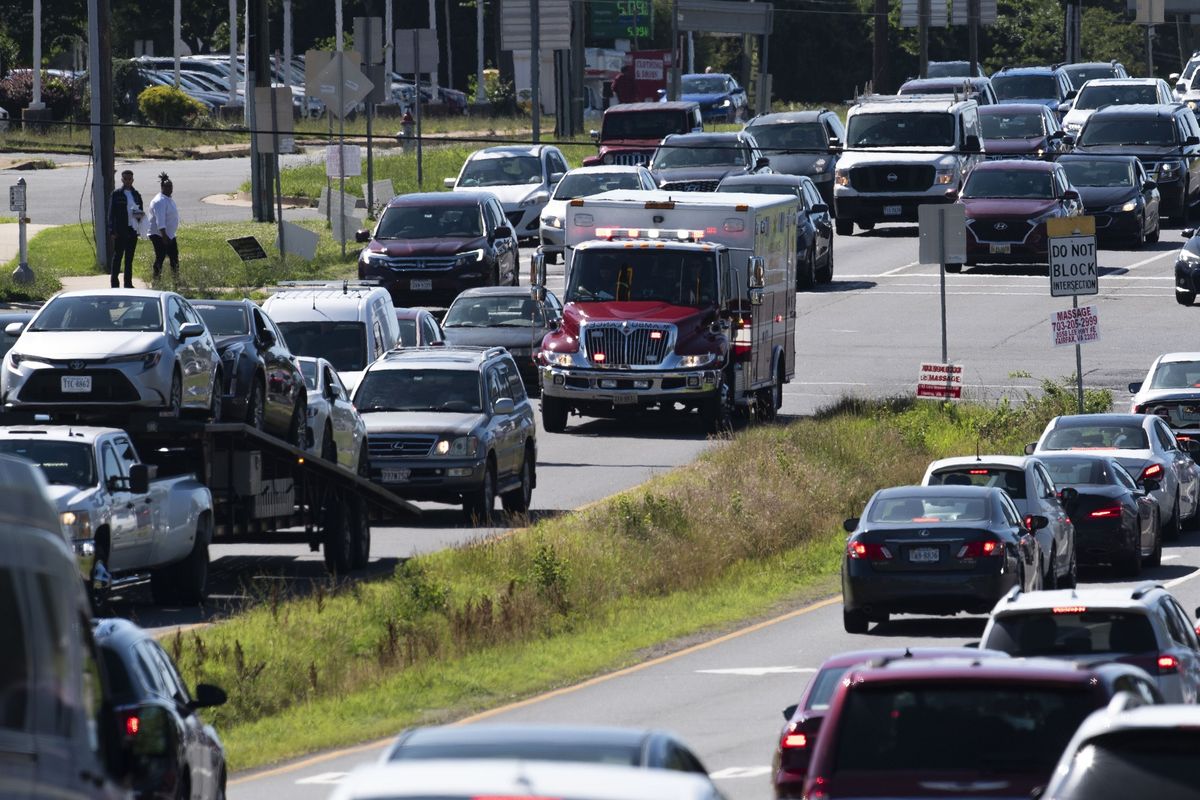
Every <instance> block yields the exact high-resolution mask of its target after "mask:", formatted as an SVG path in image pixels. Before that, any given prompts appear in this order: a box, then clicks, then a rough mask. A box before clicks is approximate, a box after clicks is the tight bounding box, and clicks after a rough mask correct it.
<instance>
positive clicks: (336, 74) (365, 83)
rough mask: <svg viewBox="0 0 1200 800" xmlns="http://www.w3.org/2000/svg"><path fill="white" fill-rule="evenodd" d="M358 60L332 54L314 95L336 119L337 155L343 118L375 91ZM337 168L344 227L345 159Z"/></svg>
mask: <svg viewBox="0 0 1200 800" xmlns="http://www.w3.org/2000/svg"><path fill="white" fill-rule="evenodd" d="M359 62H360V58H359V55H358V53H356V52H347V51H344V50H343V51H338V52H335V53H333V55H332V56H331V57H330V59H329V63H328V64H326V65H325V68H324V69H322V70H321V72H320V73H319V74H318V75H317V91H316V97H318V98H319V99H320V100H321V102H323V103H324V104H325V107H326V108H327V109H328V110H329V113H330V114H336V115H337V118H338V147H339V151H338V152H339V155H341V154H344V153H345V146H346V115H347V114H349V113H350V112H351V111H353V110H354V107H355V106H357V105H358V104H359V103H360V102H362V100H363V98H365V97H366V96H367V95H368V94H369V93H370V92H371V89H372V88H374V84H372V83H371V81H370V80H368V79H367V76H366V75H363V74H362V71H361V70H360V69H359V68H358V64H359ZM338 163H339V166H340V167H341V168H340V169H339V171H338V177H339V182H340V185H339V187H338V190H339V191H340V192H341V193H342V195H343V200H342V208H341V209H340V211H341V215H340V216H341V218H342V221H343V223H344V221H345V217H346V207H345V194H346V174H345V159H343V158H339V159H338ZM345 257H346V241H345V239H343V240H342V258H345Z"/></svg>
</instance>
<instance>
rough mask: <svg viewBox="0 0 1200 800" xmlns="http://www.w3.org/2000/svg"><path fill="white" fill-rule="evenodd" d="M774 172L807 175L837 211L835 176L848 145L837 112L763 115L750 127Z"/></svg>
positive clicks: (756, 118)
mask: <svg viewBox="0 0 1200 800" xmlns="http://www.w3.org/2000/svg"><path fill="white" fill-rule="evenodd" d="M745 129H746V130H747V131H749V132H750V133H751V134H752V135H753V136H754V140H755V141H756V142H758V146H759V149H760V150H762V154H763V155H764V156H766V157H767V158H768V159H770V161H771V170H772V171H774V172H782V173H784V174H787V175H807V176H808V177H809V178H810V179H811V180H812V182H813V183H814V184H816V187H817V190H818V191H820V193H821V197H822V198H823V200H824V202H825V205H827V206H829V208H830V210H831V212H832V209H833V175H834V172H835V171H836V170H837V160H838V148H840V147H841V146H842V144H843V143H844V142H845V141H846V126H845V125H843V124H842V118H841V117H839V116H838V115H837V114H836V113H834V112H833V111H830V110H829V109H826V108H822V109H818V110H815V111H780V112H778V113H774V114H759V115H758V116H757V117H755V118H754V119H752V120H750V121H749V122H747V123H746V128H745Z"/></svg>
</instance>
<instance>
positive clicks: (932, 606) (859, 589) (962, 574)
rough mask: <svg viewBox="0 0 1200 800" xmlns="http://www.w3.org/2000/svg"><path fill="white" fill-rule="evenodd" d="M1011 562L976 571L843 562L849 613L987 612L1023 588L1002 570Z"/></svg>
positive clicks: (982, 567) (846, 601)
mask: <svg viewBox="0 0 1200 800" xmlns="http://www.w3.org/2000/svg"><path fill="white" fill-rule="evenodd" d="M1006 561H1007V559H1000V558H997V559H995V562H996V563H995V564H994V565H991V564H988V565H984V566H979V567H976V568H975V569H973V570H954V571H946V572H888V573H886V574H885V573H882V572H875V571H873V569H872V567H871V565H870V563H869V562H865V561H860V560H854V559H848V558H844V559H843V560H842V602H843V604H844V605H845V607H846V609H847V610H853V611H866V612H867V613H868V614H869V613H872V612H874V613H890V614H957V613H959V612H961V611H968V612H971V613H975V614H983V613H987V612H988V611H990V610H991V608H992V606H994V605H995V604H996V601H997V600H999V599H1000V598H1001V597H1003V596H1004V593H1005V592H1007V591H1008V590H1009V589H1011V588H1012V587H1013V586H1015V585H1017V575H1016V573H1014V572H1011V571H1001V568H1002V565H1003V564H1004V563H1006Z"/></svg>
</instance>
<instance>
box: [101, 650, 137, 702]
mask: <svg viewBox="0 0 1200 800" xmlns="http://www.w3.org/2000/svg"><path fill="white" fill-rule="evenodd" d="M98 649H99V650H100V660H101V661H103V662H104V673H105V676H106V677H107V678H108V686H109V689H110V690H112V696H113V697H112V699H113V701H114V702H116V703H127V702H129V701H131V700H134V699H136V698H135V697H134V694H133V683H132V682H131V681H130V680H129V672H127V671H126V669H125V662H123V661H122V660H121V657H120V656H119V655H117V654H116V653H115V652H113V650H112V649H111V648H109V647H105V646H104V645H103V644H101V645H100V647H99V648H98Z"/></svg>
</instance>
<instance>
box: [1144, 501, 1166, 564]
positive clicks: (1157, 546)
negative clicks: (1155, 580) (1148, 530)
mask: <svg viewBox="0 0 1200 800" xmlns="http://www.w3.org/2000/svg"><path fill="white" fill-rule="evenodd" d="M1144 563H1145V565H1146V566H1147V567H1159V566H1162V527H1161V526H1160V525H1159V521H1158V518H1157V514H1155V520H1154V549H1153V550H1152V551H1150V555H1148V556H1146V560H1145V562H1144Z"/></svg>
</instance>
